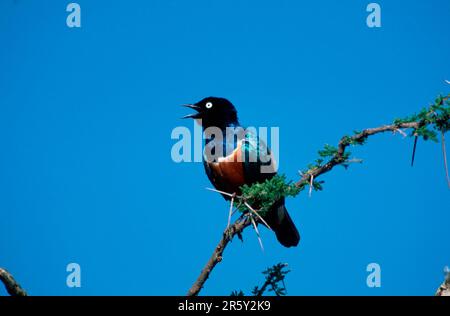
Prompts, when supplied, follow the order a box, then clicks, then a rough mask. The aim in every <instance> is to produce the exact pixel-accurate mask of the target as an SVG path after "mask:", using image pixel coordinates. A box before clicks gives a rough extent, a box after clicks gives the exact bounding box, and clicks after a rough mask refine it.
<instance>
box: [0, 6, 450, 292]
mask: <svg viewBox="0 0 450 316" xmlns="http://www.w3.org/2000/svg"><path fill="white" fill-rule="evenodd" d="M68 3H69V1H51V0H45V1H31V0H15V1H13V0H4V1H1V2H0V43H1V49H0V69H1V71H0V146H1V149H0V150H1V151H0V214H1V218H2V219H1V221H0V266H2V267H5V268H7V269H9V270H10V271H11V272H12V273H13V274H14V276H15V277H16V278H17V279H18V280H19V281H20V283H22V285H23V286H24V287H25V288H26V289H27V290H28V292H29V293H30V294H34V295H97V294H103V295H122V294H123V295H183V294H185V292H186V291H187V289H188V288H189V287H190V285H191V283H192V282H193V281H194V280H195V279H196V277H197V275H198V273H199V272H200V270H201V268H202V267H203V265H204V263H205V262H206V260H207V259H208V258H209V256H210V254H211V252H212V250H213V248H214V247H215V245H216V243H217V242H218V240H219V238H220V237H221V233H222V230H223V228H224V227H225V225H226V218H227V204H226V202H225V201H224V200H223V199H222V197H220V196H218V195H216V194H213V193H210V192H208V191H206V190H205V189H204V188H205V187H207V186H209V182H208V179H207V177H206V176H205V175H204V173H203V166H202V165H201V164H200V163H184V164H176V163H174V162H173V161H172V160H171V156H170V151H171V147H172V145H173V144H174V141H173V140H171V138H170V135H171V131H172V129H173V128H175V127H177V126H180V125H185V124H187V126H188V127H189V128H192V124H191V123H190V122H186V121H182V120H180V119H179V118H180V117H181V116H183V115H185V114H186V111H185V110H183V109H182V108H180V107H179V105H180V104H183V103H188V102H194V101H197V100H199V99H201V98H203V97H205V96H209V95H215V96H223V97H226V98H229V99H230V100H231V101H232V102H233V103H234V104H235V105H236V107H237V108H238V111H239V116H240V119H241V122H242V123H243V124H245V125H252V126H278V127H279V128H280V171H281V172H282V173H285V174H286V175H287V176H288V177H289V178H291V179H296V178H297V171H298V170H299V169H303V168H304V167H305V166H306V165H307V164H308V163H310V162H312V161H313V160H314V159H315V158H316V152H317V150H318V149H320V148H321V147H322V146H323V145H324V144H325V143H330V144H335V143H337V141H338V140H339V138H340V137H341V136H342V135H344V134H347V133H351V132H352V131H353V130H356V129H362V128H365V127H373V126H378V125H382V124H385V123H389V122H391V121H392V120H393V119H394V118H396V117H401V116H405V115H408V114H411V113H413V112H415V111H417V110H419V109H420V108H422V107H423V106H426V105H428V104H429V103H430V102H431V101H432V100H433V99H434V98H435V96H436V95H437V94H439V93H448V92H449V91H450V86H449V85H446V84H445V83H444V79H449V78H450V68H449V66H450V62H449V56H450V42H449V41H448V30H450V19H449V18H448V17H449V14H450V3H449V2H448V1H445V0H436V1H424V0H423V1H408V2H407V3H406V2H405V1H400V0H395V1H378V3H380V4H381V7H382V27H381V28H379V29H370V28H368V27H367V26H366V16H367V14H368V13H367V12H366V10H365V9H366V5H367V4H368V3H369V1H346V2H345V4H343V2H339V1H323V0H322V1H315V2H312V1H310V2H306V1H305V2H300V1H276V2H275V1H237V0H232V1H218V0H214V1H189V2H188V1H180V0H177V1H174V0H170V1H162V0H161V1H131V2H130V1H116V2H112V1H78V3H79V4H80V5H81V14H82V15H81V18H82V27H81V28H79V29H75V28H74V29H70V28H68V27H67V26H66V23H65V22H66V17H67V14H68V13H67V12H66V11H65V8H66V5H67V4H68ZM411 149H412V141H411V139H402V137H401V136H399V135H394V136H392V135H382V136H376V137H374V138H373V139H371V140H370V142H369V144H368V145H367V146H364V147H362V148H358V149H355V150H354V151H353V152H354V155H355V156H356V157H358V158H362V159H364V163H363V164H362V165H355V166H352V167H351V168H350V169H349V170H348V171H345V170H343V169H342V168H338V169H336V170H334V171H333V172H332V173H330V174H327V175H325V176H324V177H323V178H322V180H325V181H326V183H325V190H324V191H323V192H319V193H313V195H312V197H311V198H308V197H307V194H302V195H301V196H299V197H298V198H296V199H289V200H287V208H288V209H289V210H290V213H291V216H292V217H293V219H294V221H295V222H296V224H297V226H298V228H299V230H300V233H301V235H302V241H301V244H300V246H299V247H298V248H295V249H284V248H282V247H281V246H279V245H278V243H277V242H276V239H275V238H274V236H273V235H272V234H271V233H270V232H269V231H267V230H264V231H263V232H262V235H263V241H264V245H265V249H266V251H265V252H264V253H262V252H261V250H260V249H259V246H258V242H257V239H256V237H255V236H254V234H253V231H252V230H251V229H249V230H248V231H246V232H245V234H244V239H245V242H244V243H241V242H240V241H238V240H236V241H233V243H232V244H231V245H230V247H229V248H227V250H226V252H225V255H224V260H223V262H222V263H221V264H220V265H218V267H217V268H216V270H214V272H213V274H212V276H211V278H210V280H208V282H207V283H206V287H205V289H204V291H203V292H202V294H205V295H228V294H229V293H230V292H231V291H232V290H235V289H242V290H244V291H246V292H249V291H250V290H251V289H252V287H253V286H255V285H257V284H260V283H261V282H262V275H261V274H260V272H261V271H262V270H264V269H265V268H266V267H268V266H271V265H272V264H275V263H278V262H287V263H289V266H290V269H291V270H292V272H291V273H290V274H289V275H288V277H287V281H286V283H287V289H288V293H289V294H290V295H316V294H321V295H431V294H433V293H434V291H435V290H436V288H437V286H438V285H439V284H440V283H441V282H442V279H443V272H442V271H443V268H444V266H445V265H450V245H449V242H448V241H449V240H448V223H449V221H450V213H449V208H448V205H449V198H450V191H449V189H448V188H447V186H446V182H445V177H444V170H443V163H442V152H441V149H440V145H437V144H434V143H423V142H420V143H419V145H418V152H417V157H416V165H415V167H414V168H411V167H410V164H409V160H410V154H411ZM71 262H76V263H79V264H80V265H81V269H82V281H81V282H82V287H81V288H68V287H67V286H66V282H65V280H66V276H67V272H66V265H67V264H69V263H71ZM371 262H376V263H378V264H380V266H381V269H382V275H381V277H382V279H381V280H382V281H381V282H382V286H381V288H377V289H372V288H368V287H367V286H366V276H367V272H366V266H367V265H368V264H369V263H371ZM4 293H5V292H4V291H3V289H0V294H4Z"/></svg>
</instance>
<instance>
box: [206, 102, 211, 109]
mask: <svg viewBox="0 0 450 316" xmlns="http://www.w3.org/2000/svg"><path fill="white" fill-rule="evenodd" d="M205 106H206V108H207V109H210V108H212V106H213V104H212V103H211V102H208V103H206V105H205Z"/></svg>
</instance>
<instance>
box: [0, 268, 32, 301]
mask: <svg viewBox="0 0 450 316" xmlns="http://www.w3.org/2000/svg"><path fill="white" fill-rule="evenodd" d="M0 281H2V282H3V284H4V285H5V287H6V291H7V292H8V294H9V295H11V296H27V292H25V290H24V289H23V288H22V287H21V286H20V285H19V283H17V281H16V280H15V279H14V278H13V276H12V275H11V273H9V272H8V271H6V270H5V269H2V268H0Z"/></svg>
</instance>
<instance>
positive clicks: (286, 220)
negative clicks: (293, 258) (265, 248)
mask: <svg viewBox="0 0 450 316" xmlns="http://www.w3.org/2000/svg"><path fill="white" fill-rule="evenodd" d="M265 219H266V221H267V223H268V224H269V225H270V227H271V228H272V229H273V231H274V232H275V234H276V236H277V239H278V241H279V242H280V244H282V245H283V246H285V247H295V246H297V245H298V243H299V242H300V234H299V232H298V230H297V228H296V227H295V225H294V222H293V221H292V219H291V217H290V216H289V213H288V211H287V209H286V207H285V206H284V199H281V200H279V201H278V202H276V203H275V204H274V205H273V206H272V208H271V210H270V212H269V214H268V215H267V216H266V218H265Z"/></svg>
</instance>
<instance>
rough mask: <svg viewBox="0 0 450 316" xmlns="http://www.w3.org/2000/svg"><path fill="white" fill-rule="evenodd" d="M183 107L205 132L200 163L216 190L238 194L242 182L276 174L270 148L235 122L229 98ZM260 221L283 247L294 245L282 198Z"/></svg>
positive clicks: (295, 234) (293, 231) (293, 232)
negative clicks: (189, 111) (201, 161)
mask: <svg viewBox="0 0 450 316" xmlns="http://www.w3.org/2000/svg"><path fill="white" fill-rule="evenodd" d="M186 106H187V107H189V108H192V109H194V110H196V111H197V113H194V114H190V115H187V116H185V117H184V118H192V119H195V120H197V122H198V123H200V124H201V125H202V128H203V131H204V132H205V134H206V135H205V136H206V138H205V150H204V154H203V165H204V167H205V171H206V174H207V175H208V178H209V180H210V181H211V183H212V184H213V185H214V187H215V188H216V189H217V190H219V191H223V192H227V193H231V194H233V193H236V194H238V195H239V194H240V193H241V189H240V188H241V186H242V185H244V184H247V185H251V184H253V183H256V182H263V181H265V180H266V179H270V178H272V177H273V176H274V175H276V167H275V162H274V160H273V156H272V154H271V152H270V149H269V148H268V147H267V146H266V144H265V143H264V142H263V141H262V140H260V138H259V137H258V136H257V135H255V133H249V132H248V130H246V129H245V128H244V127H242V126H241V125H240V124H239V121H238V116H237V111H236V108H235V107H234V106H233V104H232V103H231V102H230V101H228V100H227V99H224V98H216V97H208V98H205V99H203V100H201V101H199V102H197V103H195V104H188V105H186ZM208 131H209V134H211V135H209V136H208V135H207V134H208ZM219 132H220V133H219ZM230 133H231V137H230ZM220 134H221V135H220ZM219 136H220V137H219ZM223 196H224V198H225V199H227V200H230V199H231V198H230V196H228V195H223ZM264 220H265V221H266V222H267V224H268V225H269V226H270V227H271V228H272V229H273V231H274V232H275V234H276V236H277V239H278V241H279V242H280V243H281V244H282V245H283V246H285V247H294V246H297V245H298V243H299V241H300V234H299V233H298V230H297V228H296V227H295V225H294V223H293V222H292V219H291V217H290V216H289V214H288V212H287V210H286V208H285V206H284V198H282V199H280V200H278V201H276V202H275V203H274V204H273V205H272V207H271V208H270V210H269V211H268V212H267V214H266V215H265V216H264Z"/></svg>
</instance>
